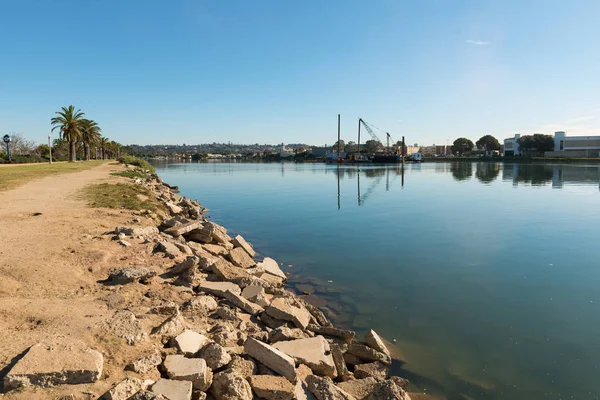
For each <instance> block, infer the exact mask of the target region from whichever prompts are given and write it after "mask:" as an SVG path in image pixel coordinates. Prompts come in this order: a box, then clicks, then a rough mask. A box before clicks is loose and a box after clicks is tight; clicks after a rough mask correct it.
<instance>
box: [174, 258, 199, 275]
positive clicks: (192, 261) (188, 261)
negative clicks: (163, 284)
mask: <svg viewBox="0 0 600 400" xmlns="http://www.w3.org/2000/svg"><path fill="white" fill-rule="evenodd" d="M199 264H200V258H199V257H196V256H187V257H186V258H185V260H183V261H182V262H180V263H179V264H176V265H175V266H174V267H173V268H171V269H170V270H169V272H170V273H171V274H181V273H184V272H185V271H188V270H190V269H192V268H196V267H198V265H199Z"/></svg>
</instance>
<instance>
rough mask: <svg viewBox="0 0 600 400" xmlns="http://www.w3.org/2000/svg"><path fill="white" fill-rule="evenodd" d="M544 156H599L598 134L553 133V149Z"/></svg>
mask: <svg viewBox="0 0 600 400" xmlns="http://www.w3.org/2000/svg"><path fill="white" fill-rule="evenodd" d="M545 156H546V157H600V136H567V134H566V133H565V132H555V133H554V151H547V152H546V154H545Z"/></svg>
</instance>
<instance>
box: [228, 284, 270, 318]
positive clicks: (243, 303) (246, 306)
mask: <svg viewBox="0 0 600 400" xmlns="http://www.w3.org/2000/svg"><path fill="white" fill-rule="evenodd" d="M223 297H224V298H225V299H226V300H227V301H229V302H230V303H231V304H233V305H234V306H236V307H238V308H239V309H241V310H244V311H246V312H247V313H248V314H252V315H254V314H258V313H260V312H263V311H264V309H263V308H262V307H261V306H259V305H258V304H254V303H252V302H251V301H248V300H246V299H245V298H243V297H242V296H241V295H239V294H236V293H233V292H231V291H229V290H228V291H226V292H225V295H224V296H223Z"/></svg>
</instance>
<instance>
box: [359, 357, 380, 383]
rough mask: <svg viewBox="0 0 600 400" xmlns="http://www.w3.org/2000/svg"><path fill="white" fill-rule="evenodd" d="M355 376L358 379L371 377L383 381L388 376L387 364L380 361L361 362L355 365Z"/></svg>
mask: <svg viewBox="0 0 600 400" xmlns="http://www.w3.org/2000/svg"><path fill="white" fill-rule="evenodd" d="M354 376H355V377H356V378H358V379H363V378H368V377H371V378H373V379H375V380H377V381H383V380H385V377H386V376H387V365H385V364H383V363H381V362H379V361H375V362H372V363H367V364H359V365H356V366H355V367H354Z"/></svg>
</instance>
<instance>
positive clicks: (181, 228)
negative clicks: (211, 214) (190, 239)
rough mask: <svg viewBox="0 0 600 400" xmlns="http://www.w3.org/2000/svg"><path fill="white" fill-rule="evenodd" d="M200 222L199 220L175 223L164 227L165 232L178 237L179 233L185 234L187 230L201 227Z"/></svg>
mask: <svg viewBox="0 0 600 400" xmlns="http://www.w3.org/2000/svg"><path fill="white" fill-rule="evenodd" d="M201 228H202V223H201V222H200V221H192V222H188V223H185V224H181V225H175V226H173V227H171V228H168V229H165V233H168V234H169V235H171V236H174V237H178V236H181V235H185V234H186V233H188V232H191V231H193V230H194V229H201Z"/></svg>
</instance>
